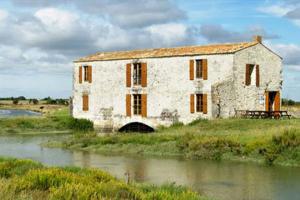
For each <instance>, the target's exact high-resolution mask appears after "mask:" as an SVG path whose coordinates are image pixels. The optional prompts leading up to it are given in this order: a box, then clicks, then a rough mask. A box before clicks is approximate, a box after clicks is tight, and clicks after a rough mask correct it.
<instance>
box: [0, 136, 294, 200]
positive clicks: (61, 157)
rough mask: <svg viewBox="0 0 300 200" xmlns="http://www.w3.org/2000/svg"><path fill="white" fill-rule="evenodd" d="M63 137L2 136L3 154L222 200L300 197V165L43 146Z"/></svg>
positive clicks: (264, 199) (0, 149)
mask: <svg viewBox="0 0 300 200" xmlns="http://www.w3.org/2000/svg"><path fill="white" fill-rule="evenodd" d="M55 137H56V138H55ZM59 137H62V136H35V137H30V136H26V137H25V136H8V137H7V136H5V137H3V136H2V137H0V156H8V157H17V158H30V159H33V160H37V161H40V162H42V163H44V164H46V165H50V166H66V165H73V166H79V167H96V168H101V169H102V170H105V171H108V172H110V173H111V174H113V175H114V176H116V177H118V178H121V179H124V178H125V176H124V173H125V172H130V174H131V176H132V178H133V179H134V180H136V181H137V182H148V183H154V184H162V183H165V182H175V183H177V184H180V185H186V186H189V187H192V188H193V189H195V190H197V191H199V192H200V193H202V194H204V195H206V196H209V197H213V198H215V199H220V200H235V199H236V200H250V199H251V200H252V199H253V200H271V199H272V200H299V199H300V168H291V167H267V166H263V165H257V164H250V163H236V162H216V161H207V160H200V161H189V160H183V159H157V158H145V157H144V158H143V157H130V156H105V155H99V154H94V153H87V152H82V151H69V150H62V149H50V148H43V147H41V146H40V145H39V144H40V143H41V142H45V141H48V140H54V139H59ZM64 137H66V136H64Z"/></svg>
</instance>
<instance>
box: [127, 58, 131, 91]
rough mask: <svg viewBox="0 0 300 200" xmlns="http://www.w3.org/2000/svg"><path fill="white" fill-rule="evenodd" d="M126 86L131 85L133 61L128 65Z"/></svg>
mask: <svg viewBox="0 0 300 200" xmlns="http://www.w3.org/2000/svg"><path fill="white" fill-rule="evenodd" d="M126 87H131V63H128V64H127V65H126Z"/></svg>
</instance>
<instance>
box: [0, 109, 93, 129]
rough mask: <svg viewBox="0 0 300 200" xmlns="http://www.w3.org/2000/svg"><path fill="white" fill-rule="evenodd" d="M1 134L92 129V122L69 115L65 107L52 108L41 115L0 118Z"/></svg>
mask: <svg viewBox="0 0 300 200" xmlns="http://www.w3.org/2000/svg"><path fill="white" fill-rule="evenodd" d="M0 127H1V129H0V135H1V134H41V133H66V132H70V131H77V132H85V131H92V130H93V123H92V122H91V121H89V120H85V119H74V118H72V117H70V115H69V110H68V108H67V107H63V108H60V109H57V110H54V111H52V112H50V113H48V114H45V115H44V116H42V117H14V118H0Z"/></svg>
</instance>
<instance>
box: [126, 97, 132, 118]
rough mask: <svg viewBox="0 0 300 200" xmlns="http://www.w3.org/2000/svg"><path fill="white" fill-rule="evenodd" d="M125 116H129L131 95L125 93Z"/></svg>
mask: <svg viewBox="0 0 300 200" xmlns="http://www.w3.org/2000/svg"><path fill="white" fill-rule="evenodd" d="M126 116H127V117H130V116H131V95H130V94H126Z"/></svg>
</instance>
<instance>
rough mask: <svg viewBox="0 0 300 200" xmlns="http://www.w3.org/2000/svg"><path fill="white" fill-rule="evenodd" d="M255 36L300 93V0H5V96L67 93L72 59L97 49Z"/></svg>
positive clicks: (289, 88)
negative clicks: (280, 62)
mask: <svg viewBox="0 0 300 200" xmlns="http://www.w3.org/2000/svg"><path fill="white" fill-rule="evenodd" d="M253 35H262V36H263V43H264V44H265V45H266V46H268V47H270V48H271V49H272V50H273V51H275V52H276V53H278V54H279V55H280V56H281V57H282V58H283V79H284V83H283V97H285V98H291V99H294V100H300V0H243V1H241V0H210V1H206V0H127V1H126V0H85V1H83V0H51V1H50V0H48V1H47V0H1V1H0V80H1V82H0V97H10V96H26V97H28V98H43V97H47V96H51V97H54V98H68V97H70V96H71V95H72V93H71V91H72V66H73V61H74V60H76V59H77V58H79V57H82V56H86V55H88V54H92V53H96V52H99V51H115V50H131V49H141V48H159V47H174V46H182V45H202V44H210V43H227V42H242V41H243V42H244V41H251V40H252V36H253ZM270 70H272V69H270Z"/></svg>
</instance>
